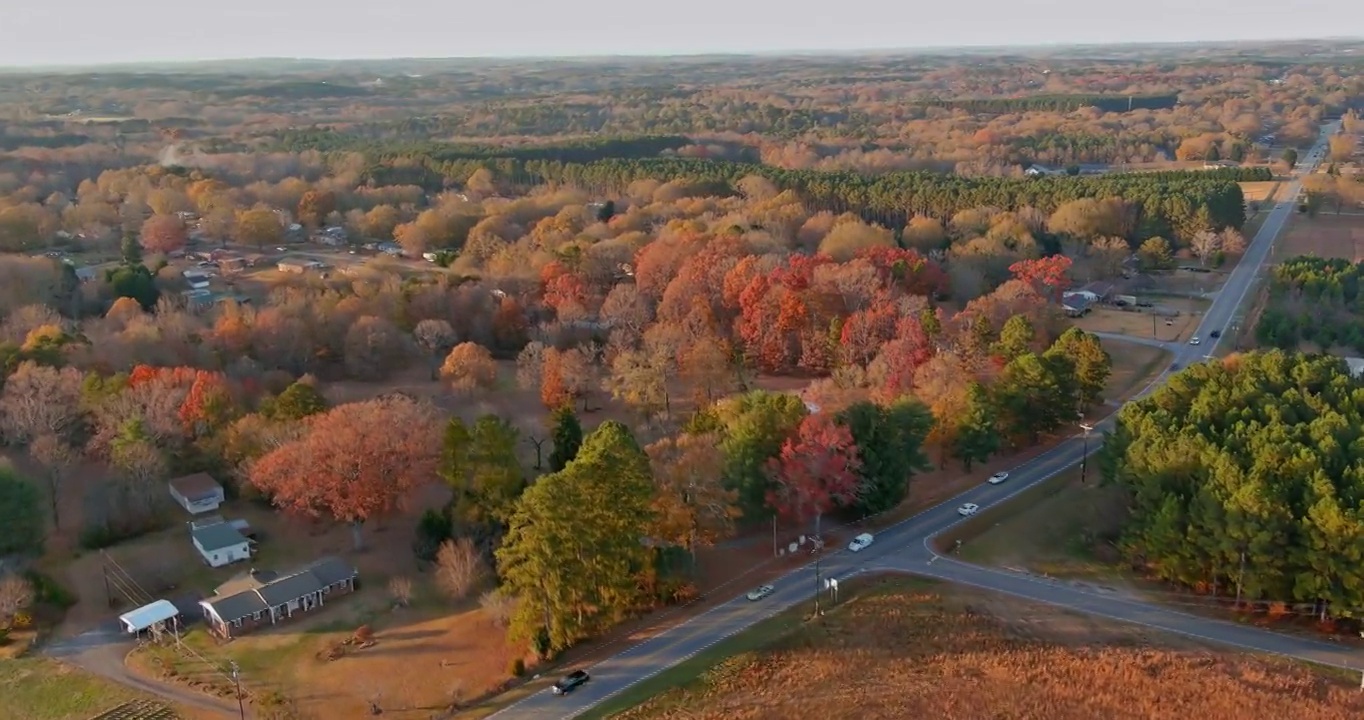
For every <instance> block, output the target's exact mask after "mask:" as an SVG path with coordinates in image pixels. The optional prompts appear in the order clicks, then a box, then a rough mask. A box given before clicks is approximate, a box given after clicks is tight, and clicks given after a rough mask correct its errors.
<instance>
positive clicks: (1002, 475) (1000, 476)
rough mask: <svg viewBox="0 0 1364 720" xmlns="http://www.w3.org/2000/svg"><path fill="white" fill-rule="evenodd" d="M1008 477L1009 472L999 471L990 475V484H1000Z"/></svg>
mask: <svg viewBox="0 0 1364 720" xmlns="http://www.w3.org/2000/svg"><path fill="white" fill-rule="evenodd" d="M1008 479H1009V473H1006V472H997V473H995V474H994V475H991V476H990V484H991V485H998V484H1000V483H1002V482H1004V481H1005V480H1008Z"/></svg>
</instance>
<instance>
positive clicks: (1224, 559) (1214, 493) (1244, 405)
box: [1103, 350, 1364, 618]
mask: <svg viewBox="0 0 1364 720" xmlns="http://www.w3.org/2000/svg"><path fill="white" fill-rule="evenodd" d="M1360 390H1361V387H1360V383H1359V381H1358V380H1356V379H1354V378H1353V377H1352V376H1351V375H1350V371H1349V368H1348V367H1347V366H1346V364H1345V362H1344V361H1343V360H1341V359H1339V358H1332V357H1327V356H1311V355H1303V354H1286V353H1283V352H1281V351H1277V350H1276V351H1270V352H1265V353H1251V354H1248V355H1241V356H1236V357H1234V358H1230V359H1228V360H1225V361H1223V362H1220V363H1204V364H1200V365H1195V366H1193V367H1190V368H1189V369H1187V370H1184V371H1183V372H1181V373H1179V374H1178V375H1176V376H1175V377H1174V378H1173V379H1172V380H1171V382H1170V383H1168V384H1167V385H1165V386H1164V387H1163V388H1161V389H1160V390H1159V391H1157V392H1156V393H1154V394H1152V395H1150V396H1149V397H1147V398H1146V399H1144V400H1142V401H1140V402H1138V403H1135V404H1133V405H1129V406H1128V407H1127V408H1126V409H1124V410H1123V411H1122V413H1121V415H1120V416H1119V422H1118V425H1117V428H1116V429H1115V430H1114V432H1113V433H1112V434H1111V435H1110V436H1109V437H1108V439H1107V441H1106V442H1105V447H1104V456H1103V462H1104V473H1105V476H1106V477H1107V478H1109V479H1111V480H1114V481H1116V482H1118V483H1120V484H1121V485H1122V486H1123V487H1124V488H1126V489H1127V490H1128V491H1129V493H1130V497H1131V517H1130V519H1129V521H1128V524H1127V526H1126V528H1125V529H1124V532H1123V536H1122V541H1121V548H1122V551H1123V552H1124V553H1125V554H1126V555H1127V557H1128V558H1129V559H1130V560H1131V561H1132V562H1134V563H1138V564H1140V565H1142V566H1144V567H1146V568H1148V569H1149V570H1150V571H1151V572H1152V573H1154V574H1155V575H1156V576H1157V577H1159V578H1161V579H1163V580H1166V581H1169V582H1174V583H1178V584H1181V585H1184V586H1188V587H1194V588H1198V589H1201V590H1203V591H1207V592H1212V593H1214V594H1219V595H1228V596H1231V595H1236V596H1239V597H1241V598H1243V599H1246V600H1251V601H1269V602H1298V603H1316V604H1317V606H1318V608H1319V612H1320V613H1321V614H1322V617H1323V618H1325V617H1326V616H1327V615H1328V614H1329V615H1333V616H1336V617H1359V616H1360V614H1361V611H1362V610H1364V565H1361V564H1360V563H1359V562H1358V559H1359V550H1358V549H1359V548H1360V547H1364V514H1361V512H1360V510H1359V508H1360V500H1361V498H1364V442H1362V441H1364V412H1362V411H1361V405H1360V403H1359V401H1358V398H1359V394H1360Z"/></svg>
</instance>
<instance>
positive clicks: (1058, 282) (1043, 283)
mask: <svg viewBox="0 0 1364 720" xmlns="http://www.w3.org/2000/svg"><path fill="white" fill-rule="evenodd" d="M1070 266H1071V260H1070V258H1068V257H1066V256H1065V255H1053V256H1051V257H1044V258H1038V259H1036V260H1019V261H1018V262H1016V263H1014V264H1013V265H1010V266H1009V272H1011V273H1013V275H1014V277H1015V278H1018V279H1019V280H1022V281H1023V282H1025V283H1027V284H1028V285H1030V286H1032V287H1033V289H1034V290H1036V291H1037V294H1039V295H1041V296H1042V297H1045V298H1050V299H1051V300H1052V301H1059V300H1060V299H1061V294H1062V293H1064V292H1065V291H1066V288H1069V287H1070Z"/></svg>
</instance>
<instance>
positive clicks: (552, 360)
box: [540, 348, 573, 410]
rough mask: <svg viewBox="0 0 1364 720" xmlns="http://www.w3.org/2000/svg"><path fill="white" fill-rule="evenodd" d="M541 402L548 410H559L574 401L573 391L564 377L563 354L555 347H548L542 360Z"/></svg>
mask: <svg viewBox="0 0 1364 720" xmlns="http://www.w3.org/2000/svg"><path fill="white" fill-rule="evenodd" d="M540 402H542V403H544V405H545V409H546V410H558V409H559V408H561V407H563V406H565V405H569V404H570V403H572V402H573V393H572V392H571V391H570V390H569V387H568V380H567V378H565V377H564V367H563V356H562V355H561V354H560V353H559V351H558V350H556V349H554V348H546V349H545V354H544V357H543V358H542V360H541V364H540Z"/></svg>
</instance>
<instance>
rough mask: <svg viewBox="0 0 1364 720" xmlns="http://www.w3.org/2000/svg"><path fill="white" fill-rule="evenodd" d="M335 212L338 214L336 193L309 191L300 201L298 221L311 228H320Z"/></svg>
mask: <svg viewBox="0 0 1364 720" xmlns="http://www.w3.org/2000/svg"><path fill="white" fill-rule="evenodd" d="M333 212H336V193H334V192H332V191H330V190H309V191H307V192H305V193H303V197H302V198H300V199H299V201H298V213H297V217H298V221H299V222H301V223H303V224H304V225H307V226H309V227H318V226H319V225H321V224H322V223H323V219H324V218H326V217H327V216H328V215H330V214H332V213H333Z"/></svg>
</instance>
